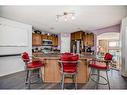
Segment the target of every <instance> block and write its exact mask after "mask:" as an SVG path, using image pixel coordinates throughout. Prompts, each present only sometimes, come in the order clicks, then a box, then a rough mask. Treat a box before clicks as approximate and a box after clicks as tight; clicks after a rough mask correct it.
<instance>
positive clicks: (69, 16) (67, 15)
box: [56, 12, 75, 21]
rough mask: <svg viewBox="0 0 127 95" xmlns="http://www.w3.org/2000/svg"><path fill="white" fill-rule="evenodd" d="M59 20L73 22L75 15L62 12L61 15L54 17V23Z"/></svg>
mask: <svg viewBox="0 0 127 95" xmlns="http://www.w3.org/2000/svg"><path fill="white" fill-rule="evenodd" d="M60 19H64V21H68V20H69V19H71V20H74V19H75V13H74V12H64V13H63V14H61V15H56V21H59V20H60Z"/></svg>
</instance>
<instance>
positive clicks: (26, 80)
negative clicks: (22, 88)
mask: <svg viewBox="0 0 127 95" xmlns="http://www.w3.org/2000/svg"><path fill="white" fill-rule="evenodd" d="M25 74H26V79H25V84H27V83H28V76H29V70H26V72H25Z"/></svg>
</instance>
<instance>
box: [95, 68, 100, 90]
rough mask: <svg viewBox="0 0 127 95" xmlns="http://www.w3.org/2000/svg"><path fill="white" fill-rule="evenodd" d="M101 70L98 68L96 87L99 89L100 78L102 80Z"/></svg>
mask: <svg viewBox="0 0 127 95" xmlns="http://www.w3.org/2000/svg"><path fill="white" fill-rule="evenodd" d="M99 75H100V71H99V70H97V82H96V89H98V83H99V80H100V76H99Z"/></svg>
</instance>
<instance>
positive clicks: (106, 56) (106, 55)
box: [104, 53, 113, 60]
mask: <svg viewBox="0 0 127 95" xmlns="http://www.w3.org/2000/svg"><path fill="white" fill-rule="evenodd" d="M112 57H113V56H112V55H111V54H110V53H106V54H105V57H104V60H112Z"/></svg>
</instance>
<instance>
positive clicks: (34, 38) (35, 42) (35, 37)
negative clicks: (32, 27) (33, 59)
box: [32, 33, 42, 46]
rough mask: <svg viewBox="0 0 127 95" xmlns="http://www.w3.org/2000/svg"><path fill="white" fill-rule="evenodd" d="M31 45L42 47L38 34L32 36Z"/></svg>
mask: <svg viewBox="0 0 127 95" xmlns="http://www.w3.org/2000/svg"><path fill="white" fill-rule="evenodd" d="M32 45H33V46H40V45H42V40H41V35H40V34H35V33H33V34H32Z"/></svg>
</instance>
